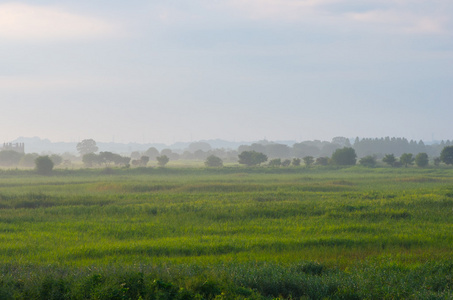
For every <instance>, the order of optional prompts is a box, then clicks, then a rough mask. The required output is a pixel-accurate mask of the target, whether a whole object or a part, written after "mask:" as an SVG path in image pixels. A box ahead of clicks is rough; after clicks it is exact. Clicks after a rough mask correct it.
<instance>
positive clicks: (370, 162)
mask: <svg viewBox="0 0 453 300" xmlns="http://www.w3.org/2000/svg"><path fill="white" fill-rule="evenodd" d="M359 163H360V164H361V165H362V166H365V167H375V166H376V157H374V156H372V155H368V156H365V157H362V158H361V159H360V160H359Z"/></svg>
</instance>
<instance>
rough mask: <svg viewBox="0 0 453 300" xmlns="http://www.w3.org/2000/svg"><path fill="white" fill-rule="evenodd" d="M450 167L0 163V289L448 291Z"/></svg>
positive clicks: (71, 294) (265, 294)
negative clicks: (48, 168) (16, 166)
mask: <svg viewBox="0 0 453 300" xmlns="http://www.w3.org/2000/svg"><path fill="white" fill-rule="evenodd" d="M452 233H453V169H451V168H426V169H419V168H364V167H358V166H356V167H348V168H335V167H313V168H304V167H300V168H266V167H261V168H259V167H257V168H243V167H235V166H232V167H224V168H221V169H206V168H196V167H191V168H177V167H173V168H132V169H109V168H107V169H80V170H54V174H53V175H51V176H38V175H36V174H34V173H33V171H27V170H3V171H0V269H1V271H2V272H1V275H0V299H214V298H216V299H272V298H276V297H280V298H292V299H453V260H452V258H453V234H452Z"/></svg>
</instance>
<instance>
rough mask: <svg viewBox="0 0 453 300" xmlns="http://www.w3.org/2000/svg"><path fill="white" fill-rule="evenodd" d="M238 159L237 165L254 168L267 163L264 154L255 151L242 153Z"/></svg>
mask: <svg viewBox="0 0 453 300" xmlns="http://www.w3.org/2000/svg"><path fill="white" fill-rule="evenodd" d="M238 157H239V163H240V164H242V165H247V166H256V165H259V164H261V163H263V162H265V161H267V156H266V155H265V154H263V153H261V152H256V151H243V152H241V154H239V155H238Z"/></svg>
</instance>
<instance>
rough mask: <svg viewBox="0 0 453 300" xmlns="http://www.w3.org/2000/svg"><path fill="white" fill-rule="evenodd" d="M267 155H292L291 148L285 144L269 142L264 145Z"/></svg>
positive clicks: (276, 156)
mask: <svg viewBox="0 0 453 300" xmlns="http://www.w3.org/2000/svg"><path fill="white" fill-rule="evenodd" d="M264 147H265V149H266V152H265V153H266V155H267V156H269V157H272V158H280V157H281V158H288V157H290V156H291V148H290V147H288V146H287V145H284V144H269V145H266V146H264Z"/></svg>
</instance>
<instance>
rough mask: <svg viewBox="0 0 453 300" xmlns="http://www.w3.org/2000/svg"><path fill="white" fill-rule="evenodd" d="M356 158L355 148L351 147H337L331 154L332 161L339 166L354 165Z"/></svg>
mask: <svg viewBox="0 0 453 300" xmlns="http://www.w3.org/2000/svg"><path fill="white" fill-rule="evenodd" d="M356 159H357V154H356V153H355V150H354V149H353V148H351V147H344V148H341V149H337V150H335V152H334V153H333V154H332V161H333V163H334V164H336V165H340V166H350V165H355V163H356Z"/></svg>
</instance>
